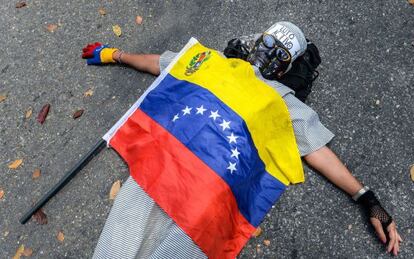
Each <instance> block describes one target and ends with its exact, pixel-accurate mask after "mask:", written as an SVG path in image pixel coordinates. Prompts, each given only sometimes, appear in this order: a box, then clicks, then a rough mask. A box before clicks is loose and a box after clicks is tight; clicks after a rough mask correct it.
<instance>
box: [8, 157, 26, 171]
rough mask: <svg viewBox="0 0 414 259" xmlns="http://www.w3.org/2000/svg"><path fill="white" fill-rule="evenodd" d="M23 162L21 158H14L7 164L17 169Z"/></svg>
mask: <svg viewBox="0 0 414 259" xmlns="http://www.w3.org/2000/svg"><path fill="white" fill-rule="evenodd" d="M22 163H23V159H16V160H14V161H13V162H11V163H10V164H9V168H10V169H17V168H18V167H19V166H20V165H21V164H22Z"/></svg>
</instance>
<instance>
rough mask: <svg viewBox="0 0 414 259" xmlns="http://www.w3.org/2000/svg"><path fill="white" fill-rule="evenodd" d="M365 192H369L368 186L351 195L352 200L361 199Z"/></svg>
mask: <svg viewBox="0 0 414 259" xmlns="http://www.w3.org/2000/svg"><path fill="white" fill-rule="evenodd" d="M367 191H369V187H368V186H364V187H362V188H361V189H360V190H359V191H357V192H356V193H355V194H354V195H352V199H353V200H354V201H358V199H359V197H361V196H362V195H364V193H366V192H367Z"/></svg>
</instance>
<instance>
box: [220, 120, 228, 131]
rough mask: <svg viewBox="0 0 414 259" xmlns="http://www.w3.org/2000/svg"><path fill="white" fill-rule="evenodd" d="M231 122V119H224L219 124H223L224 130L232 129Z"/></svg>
mask: <svg viewBox="0 0 414 259" xmlns="http://www.w3.org/2000/svg"><path fill="white" fill-rule="evenodd" d="M230 122H231V121H226V120H224V119H223V122H222V123H221V124H219V125H220V126H221V128H222V129H223V131H224V130H225V129H230Z"/></svg>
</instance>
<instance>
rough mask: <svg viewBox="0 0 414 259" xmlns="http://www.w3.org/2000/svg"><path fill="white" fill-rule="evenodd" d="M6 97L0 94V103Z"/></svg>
mask: <svg viewBox="0 0 414 259" xmlns="http://www.w3.org/2000/svg"><path fill="white" fill-rule="evenodd" d="M6 99H7V96H6V95H0V103H1V102H2V101H4V100H6Z"/></svg>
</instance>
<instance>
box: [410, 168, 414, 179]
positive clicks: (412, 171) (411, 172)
mask: <svg viewBox="0 0 414 259" xmlns="http://www.w3.org/2000/svg"><path fill="white" fill-rule="evenodd" d="M410 174H411V180H412V181H413V182H414V165H412V166H411V169H410Z"/></svg>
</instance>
